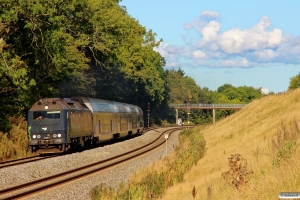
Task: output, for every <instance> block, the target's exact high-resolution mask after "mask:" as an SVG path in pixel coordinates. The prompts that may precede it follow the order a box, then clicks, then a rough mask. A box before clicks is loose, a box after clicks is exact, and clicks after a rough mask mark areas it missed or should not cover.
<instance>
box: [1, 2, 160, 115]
mask: <svg viewBox="0 0 300 200" xmlns="http://www.w3.org/2000/svg"><path fill="white" fill-rule="evenodd" d="M118 3H119V1H118V0H99V1H95V0H73V1H69V0H56V1H44V0H32V1H23V0H15V1H8V0H0V8H1V9H0V28H1V29H0V60H1V62H0V72H1V74H0V76H1V77H0V78H1V80H0V84H1V91H0V95H1V99H0V101H1V105H12V106H11V107H9V108H8V109H6V110H5V107H4V106H0V113H1V114H3V113H4V114H20V113H22V114H23V115H25V111H26V109H27V110H28V108H29V106H30V105H31V104H32V103H33V102H34V101H36V100H37V99H39V98H42V97H52V96H56V95H59V96H63V97H68V96H72V95H85V96H92V97H98V98H101V97H106V98H108V99H111V100H124V101H126V102H128V103H137V102H138V103H139V104H140V103H141V104H143V101H144V100H145V101H148V100H151V101H152V102H156V103H158V104H159V103H161V102H162V101H163V99H164V90H165V85H164V70H163V66H164V65H165V61H164V59H163V58H162V57H161V56H160V54H159V53H157V52H155V51H154V50H153V48H154V47H156V46H158V45H159V43H160V41H157V40H156V39H155V36H156V35H155V33H153V32H152V31H151V30H150V31H147V30H146V28H145V27H143V26H141V25H140V24H139V23H138V21H137V20H135V19H134V18H132V17H130V16H129V15H128V13H127V12H126V8H124V7H121V6H119V4H118ZM116 86H120V87H116ZM120 88H121V89H120ZM119 92H121V93H119ZM112 98H114V99H112ZM6 108H7V107H6ZM0 117H1V118H2V117H3V116H0Z"/></svg>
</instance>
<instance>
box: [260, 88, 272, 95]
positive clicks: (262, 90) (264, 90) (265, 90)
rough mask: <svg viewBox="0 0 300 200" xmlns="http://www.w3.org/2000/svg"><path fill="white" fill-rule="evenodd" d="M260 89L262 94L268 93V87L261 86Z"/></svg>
mask: <svg viewBox="0 0 300 200" xmlns="http://www.w3.org/2000/svg"><path fill="white" fill-rule="evenodd" d="M260 91H261V93H263V94H269V92H270V91H269V89H268V88H261V89H260Z"/></svg>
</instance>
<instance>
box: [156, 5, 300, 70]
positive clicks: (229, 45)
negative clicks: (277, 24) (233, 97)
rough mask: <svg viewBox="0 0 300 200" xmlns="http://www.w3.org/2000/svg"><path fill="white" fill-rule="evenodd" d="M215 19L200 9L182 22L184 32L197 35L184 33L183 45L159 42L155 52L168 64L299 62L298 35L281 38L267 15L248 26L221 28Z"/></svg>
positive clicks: (207, 65) (299, 47) (235, 65)
mask: <svg viewBox="0 0 300 200" xmlns="http://www.w3.org/2000/svg"><path fill="white" fill-rule="evenodd" d="M219 18H220V16H219V13H217V12H214V11H209V10H205V11H203V12H202V13H201V14H200V16H199V17H198V18H197V19H195V20H194V21H192V22H188V23H185V24H184V28H185V29H186V30H187V31H189V30H196V31H197V33H198V34H199V38H196V37H197V36H196V37H195V35H193V37H191V36H190V37H188V36H189V34H185V35H184V37H183V40H184V41H185V42H186V44H185V45H183V46H174V45H169V44H163V45H161V46H160V47H159V48H158V49H157V51H158V52H159V53H160V54H161V55H162V56H164V57H165V58H166V61H167V65H168V66H175V65H176V64H178V66H179V65H189V66H195V67H213V68H215V67H217V68H219V67H225V68H231V67H253V66H261V67H264V66H267V65H270V64H273V65H274V64H280V63H285V64H299V63H300V36H299V37H296V38H293V37H292V36H290V35H287V36H285V37H284V36H283V32H282V30H281V29H279V28H273V29H270V27H271V25H272V23H271V21H270V19H269V18H268V17H267V16H263V17H261V19H260V20H259V21H258V23H256V24H254V25H253V26H252V27H250V28H247V29H241V28H238V27H234V28H232V29H229V30H223V31H221V28H222V26H221V23H220V22H219Z"/></svg>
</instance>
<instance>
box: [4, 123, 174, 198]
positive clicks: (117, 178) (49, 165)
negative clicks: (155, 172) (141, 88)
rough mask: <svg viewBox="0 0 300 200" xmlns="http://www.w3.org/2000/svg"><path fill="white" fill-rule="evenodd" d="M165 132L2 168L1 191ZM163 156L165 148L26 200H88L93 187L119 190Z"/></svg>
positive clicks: (170, 143)
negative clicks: (116, 188)
mask: <svg viewBox="0 0 300 200" xmlns="http://www.w3.org/2000/svg"><path fill="white" fill-rule="evenodd" d="M164 130H167V128H165V129H160V130H159V132H158V131H157V130H152V131H149V132H147V133H145V134H144V135H141V136H139V137H136V138H133V139H130V140H126V141H123V142H119V143H115V144H112V145H107V146H104V147H99V148H96V149H91V150H86V151H83V152H79V153H73V154H70V155H65V156H58V157H54V158H49V159H46V160H41V161H37V162H33V163H27V164H23V165H17V166H12V167H7V168H2V169H0V189H4V188H8V187H12V186H15V185H19V184H22V183H26V182H30V181H33V180H36V179H40V178H43V177H47V176H50V175H54V174H58V173H62V172H64V171H68V170H71V169H75V168H78V167H81V166H85V165H87V164H90V163H94V162H97V161H100V160H103V159H106V158H109V157H111V156H114V155H118V154H120V153H124V152H127V151H130V150H132V149H134V148H136V147H140V146H142V145H144V144H147V143H149V142H150V141H153V140H154V139H156V138H157V137H158V135H159V134H161V132H163V131H164ZM178 134H179V131H176V132H174V133H172V136H171V137H169V139H168V154H169V153H171V152H173V151H174V148H175V146H176V145H177V144H178ZM164 156H166V148H165V146H164V147H162V148H159V149H158V150H155V151H153V152H151V153H149V154H147V155H144V156H142V157H140V158H137V159H134V160H132V161H129V162H126V163H125V164H121V165H118V166H117V167H114V168H111V169H107V170H105V171H103V172H100V173H97V174H93V175H90V176H88V177H87V178H81V179H77V180H75V181H72V182H71V183H68V184H64V185H61V186H59V187H56V188H53V189H48V190H47V191H45V192H41V193H37V194H35V195H32V196H30V197H28V198H24V199H30V200H32V199H43V200H44V199H51V200H53V199H88V197H89V192H90V190H91V188H93V187H94V186H97V185H100V184H101V183H106V184H107V185H110V186H113V187H117V186H118V185H119V184H120V183H121V182H128V180H129V179H130V177H131V176H132V175H133V174H134V173H136V172H138V171H139V170H141V169H142V168H144V167H147V166H151V165H152V164H153V162H155V161H157V160H159V159H161V158H163V157H164Z"/></svg>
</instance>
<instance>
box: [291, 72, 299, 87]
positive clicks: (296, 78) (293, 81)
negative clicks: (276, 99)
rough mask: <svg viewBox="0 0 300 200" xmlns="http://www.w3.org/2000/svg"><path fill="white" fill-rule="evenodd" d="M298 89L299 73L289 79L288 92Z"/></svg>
mask: <svg viewBox="0 0 300 200" xmlns="http://www.w3.org/2000/svg"><path fill="white" fill-rule="evenodd" d="M298 87H300V72H299V74H298V75H296V76H293V77H292V78H291V79H290V85H289V88H288V90H293V89H296V88H298Z"/></svg>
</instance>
